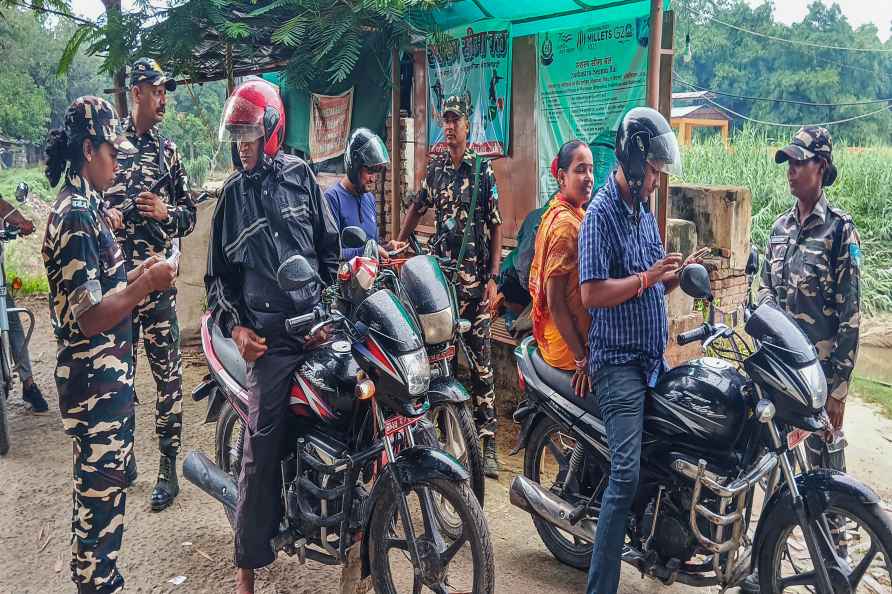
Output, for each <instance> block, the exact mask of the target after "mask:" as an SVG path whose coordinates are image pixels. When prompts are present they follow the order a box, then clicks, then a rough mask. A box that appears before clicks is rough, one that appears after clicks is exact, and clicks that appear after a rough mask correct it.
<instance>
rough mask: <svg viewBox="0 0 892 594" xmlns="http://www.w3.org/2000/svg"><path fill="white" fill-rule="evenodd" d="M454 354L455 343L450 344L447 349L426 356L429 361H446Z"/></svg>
mask: <svg viewBox="0 0 892 594" xmlns="http://www.w3.org/2000/svg"><path fill="white" fill-rule="evenodd" d="M454 356H455V345H454V344H453V345H450V346H449V348H448V349H446V350H445V351H443V352H442V353H437V354H436V355H432V356H430V357H428V358H427V360H428V362H429V363H436V362H437V361H448V360H450V359H452V358H453V357H454Z"/></svg>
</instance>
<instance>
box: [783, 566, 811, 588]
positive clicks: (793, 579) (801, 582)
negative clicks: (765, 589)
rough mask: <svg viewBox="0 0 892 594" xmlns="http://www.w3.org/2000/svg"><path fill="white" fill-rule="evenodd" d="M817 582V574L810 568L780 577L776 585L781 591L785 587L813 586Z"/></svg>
mask: <svg viewBox="0 0 892 594" xmlns="http://www.w3.org/2000/svg"><path fill="white" fill-rule="evenodd" d="M817 583H818V575H817V574H816V573H815V572H814V570H812V571H806V572H804V573H800V574H797V575H792V576H790V577H787V578H782V579H781V580H780V583H779V584H778V585H779V586H780V591H781V592H783V591H784V590H786V589H787V588H792V587H794V586H814V585H816V584H817Z"/></svg>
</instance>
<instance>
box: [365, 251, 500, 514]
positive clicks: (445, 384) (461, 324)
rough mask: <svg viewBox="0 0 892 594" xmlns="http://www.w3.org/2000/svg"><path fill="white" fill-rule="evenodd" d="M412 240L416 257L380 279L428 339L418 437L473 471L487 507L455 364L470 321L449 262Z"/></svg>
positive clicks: (390, 265)
mask: <svg viewBox="0 0 892 594" xmlns="http://www.w3.org/2000/svg"><path fill="white" fill-rule="evenodd" d="M412 239H413V241H412V246H413V249H414V251H415V253H416V255H415V256H412V257H410V258H407V259H392V260H390V261H389V262H386V263H383V264H382V265H381V267H380V270H379V271H378V276H377V280H378V283H380V286H386V287H388V288H390V289H391V290H393V291H394V293H395V294H396V295H397V296H398V297H399V298H400V300H401V301H402V303H403V305H405V306H406V307H407V309H409V310H410V311H412V312H413V313H414V314H415V318H416V321H417V322H418V325H419V326H420V327H421V331H422V336H423V338H424V344H425V349H426V351H427V356H428V363H429V365H430V368H431V385H430V391H429V393H428V400H429V402H430V410H429V411H428V413H427V420H428V421H429V422H428V423H425V424H424V425H422V426H421V427H423V428H426V429H428V431H419V432H417V436H416V437H417V438H418V439H420V440H423V441H425V443H428V445H432V446H435V445H436V444H439V445H440V447H442V448H443V449H445V450H446V451H447V452H449V453H451V454H452V455H453V456H455V458H457V459H458V460H459V461H460V462H461V463H462V464H464V466H465V468H467V469H468V471H469V472H470V474H471V489H472V490H473V491H474V495H476V497H477V501H479V502H480V505H481V506H482V505H483V500H484V495H485V488H486V487H485V485H486V478H485V476H484V474H483V451H482V449H481V447H480V439H479V438H478V436H477V428H476V426H475V425H474V419H473V416H472V415H471V410H470V398H471V396H470V394H469V393H468V391H467V389H465V387H464V385H462V384H461V382H459V381H458V380H457V379H456V377H455V373H454V368H453V364H454V361H455V359H456V356H457V348H462V349H465V351H466V349H467V347H466V346H465V343H464V340H463V339H462V336H463V334H464V333H466V332H468V331H469V330H470V328H471V323H470V322H469V321H468V320H464V319H460V318H459V316H458V298H457V296H456V294H455V287H454V284H453V283H451V282H449V280H448V279H447V277H446V274H444V270H448V269H449V268H448V267H449V266H450V264H449V263H447V262H444V261H443V260H442V259H440V258H437V257H436V256H434V255H431V254H429V253H424V252H423V251H422V250H421V249H420V247H419V246H418V243H417V241H414V237H413V238H412ZM374 249H375V247H374V246H373V247H371V248H369V247H367V249H366V250H365V252H366V255H370V254H374V253H376V252H374ZM466 354H467V352H466ZM444 521H446V518H444ZM453 523H454V522H453Z"/></svg>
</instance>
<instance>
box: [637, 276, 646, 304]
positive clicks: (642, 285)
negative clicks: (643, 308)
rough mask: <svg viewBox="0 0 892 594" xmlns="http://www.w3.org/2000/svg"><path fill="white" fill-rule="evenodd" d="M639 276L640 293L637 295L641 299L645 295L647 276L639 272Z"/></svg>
mask: <svg viewBox="0 0 892 594" xmlns="http://www.w3.org/2000/svg"><path fill="white" fill-rule="evenodd" d="M637 276H638V293H637V294H636V295H635V296H636V297H639V298H640V297H641V296H642V295H643V294H644V283H645V275H644V273H643V272H639V273H638V274H637Z"/></svg>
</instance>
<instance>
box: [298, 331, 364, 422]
mask: <svg viewBox="0 0 892 594" xmlns="http://www.w3.org/2000/svg"><path fill="white" fill-rule="evenodd" d="M357 373H359V365H358V364H357V363H356V359H354V357H353V355H352V353H351V352H350V343H349V342H347V341H346V340H343V339H340V338H336V339H335V340H333V341H332V342H330V343H327V344H325V345H322V346H321V347H319V348H316V349H313V350H311V351H310V352H308V353H307V354H306V355H305V356H304V358H303V360H302V361H301V363H300V365H299V366H298V368H297V371H296V372H295V374H294V385H293V386H292V388H291V398H290V402H289V405H290V407H291V412H293V413H294V414H296V415H298V416H316V417H319V418H320V419H321V420H323V421H326V422H329V423H338V422H339V421H340V420H342V419H349V417H350V414H351V413H352V411H353V404H354V401H355V395H354V388H355V387H356V375H357Z"/></svg>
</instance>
